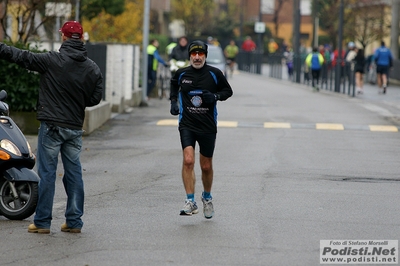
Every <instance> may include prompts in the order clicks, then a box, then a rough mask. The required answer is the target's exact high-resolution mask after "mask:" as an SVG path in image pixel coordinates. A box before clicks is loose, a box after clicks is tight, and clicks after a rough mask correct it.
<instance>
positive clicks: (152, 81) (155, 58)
mask: <svg viewBox="0 0 400 266" xmlns="http://www.w3.org/2000/svg"><path fill="white" fill-rule="evenodd" d="M158 46H159V43H158V40H156V39H152V40H151V41H150V44H149V45H148V46H147V56H148V62H147V66H148V70H147V71H148V73H147V80H148V85H147V98H148V97H149V95H150V93H151V92H152V90H153V88H154V86H155V85H156V81H157V69H158V62H160V63H161V64H163V65H164V66H165V67H167V66H168V64H167V63H166V62H164V60H163V59H162V58H161V56H160V54H159V53H158Z"/></svg>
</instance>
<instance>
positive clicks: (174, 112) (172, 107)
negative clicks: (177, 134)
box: [169, 100, 179, 115]
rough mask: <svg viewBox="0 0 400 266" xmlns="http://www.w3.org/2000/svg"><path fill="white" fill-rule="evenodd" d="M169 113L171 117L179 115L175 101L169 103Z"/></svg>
mask: <svg viewBox="0 0 400 266" xmlns="http://www.w3.org/2000/svg"><path fill="white" fill-rule="evenodd" d="M169 112H170V113H171V115H179V107H178V103H177V102H176V100H175V101H174V100H172V101H171V110H170V111H169Z"/></svg>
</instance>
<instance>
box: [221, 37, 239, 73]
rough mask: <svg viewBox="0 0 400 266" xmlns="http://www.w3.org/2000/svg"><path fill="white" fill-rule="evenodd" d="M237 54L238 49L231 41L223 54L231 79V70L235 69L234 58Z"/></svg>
mask: <svg viewBox="0 0 400 266" xmlns="http://www.w3.org/2000/svg"><path fill="white" fill-rule="evenodd" d="M238 53H239V47H238V46H237V45H236V44H235V41H234V40H231V41H230V42H229V44H228V45H227V46H226V47H225V49H224V54H225V57H226V59H227V62H226V63H227V64H228V66H229V69H230V72H231V77H232V75H233V70H234V69H235V58H236V56H237V55H238Z"/></svg>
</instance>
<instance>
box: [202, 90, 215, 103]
mask: <svg viewBox="0 0 400 266" xmlns="http://www.w3.org/2000/svg"><path fill="white" fill-rule="evenodd" d="M203 100H204V102H205V103H215V102H216V101H217V100H219V95H218V94H216V93H211V92H210V91H207V90H204V91H203Z"/></svg>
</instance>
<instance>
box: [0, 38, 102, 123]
mask: <svg viewBox="0 0 400 266" xmlns="http://www.w3.org/2000/svg"><path fill="white" fill-rule="evenodd" d="M0 59H5V60H7V61H9V62H14V63H17V64H18V65H20V66H22V67H24V68H26V69H29V70H33V71H36V72H39V73H40V74H41V79H40V88H39V99H38V104H37V119H38V120H40V121H46V122H49V123H53V124H55V125H59V126H62V127H67V128H71V129H82V127H83V122H84V119H85V108H86V107H89V106H94V105H97V104H98V103H100V101H101V99H102V95H103V89H104V88H103V76H102V73H101V71H100V68H99V67H98V66H97V64H96V63H94V62H93V61H92V60H90V59H89V58H88V57H87V51H86V48H85V45H84V43H83V42H81V41H77V40H72V39H70V40H66V41H64V42H63V44H62V45H61V48H60V52H53V51H51V52H46V53H32V52H30V51H26V50H20V49H18V48H15V47H11V46H7V45H5V44H3V43H0Z"/></svg>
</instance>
